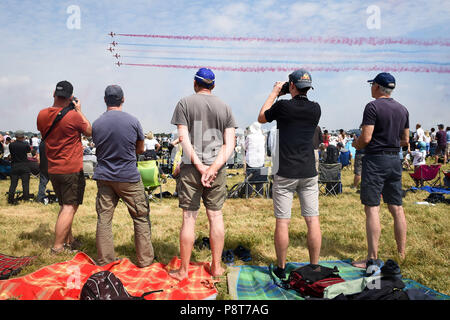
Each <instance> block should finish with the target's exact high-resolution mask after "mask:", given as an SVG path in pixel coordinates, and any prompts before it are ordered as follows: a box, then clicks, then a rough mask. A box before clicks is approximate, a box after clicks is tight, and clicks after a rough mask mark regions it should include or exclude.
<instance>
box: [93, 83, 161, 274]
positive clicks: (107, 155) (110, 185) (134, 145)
mask: <svg viewBox="0 0 450 320" xmlns="http://www.w3.org/2000/svg"><path fill="white" fill-rule="evenodd" d="M124 101H125V100H124V96H123V91H122V88H121V87H119V86H117V85H111V86H108V87H107V88H106V90H105V103H106V106H107V109H106V112H105V113H103V114H102V115H101V116H100V117H99V118H98V119H97V120H95V122H94V123H93V125H92V139H93V141H94V144H95V146H96V156H97V167H96V168H95V172H94V176H93V179H94V180H97V188H98V192H97V202H96V209H97V216H98V221H97V236H96V238H97V240H96V242H97V255H98V259H97V262H98V264H99V265H105V264H108V263H110V262H113V261H114V260H115V255H114V243H113V232H112V219H113V215H114V210H115V208H116V206H117V203H118V201H119V199H122V200H123V202H124V203H125V204H126V206H127V208H128V212H129V213H130V216H131V218H132V219H133V224H134V243H135V246H136V255H137V266H138V267H146V266H149V265H150V264H151V263H152V262H153V259H154V252H153V246H152V242H151V224H150V206H149V203H148V198H147V196H146V195H145V190H144V185H143V184H142V181H141V176H140V174H139V171H138V169H137V166H136V155H137V154H142V153H144V139H145V137H144V133H143V131H142V127H141V124H140V123H139V120H138V119H136V118H135V117H133V116H132V115H130V114H129V113H126V112H124V111H122V106H123V103H124Z"/></svg>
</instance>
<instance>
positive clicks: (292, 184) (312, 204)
mask: <svg viewBox="0 0 450 320" xmlns="http://www.w3.org/2000/svg"><path fill="white" fill-rule="evenodd" d="M295 192H297V194H298V198H299V200H300V207H301V212H302V216H303V217H315V216H318V215H319V184H318V176H315V177H312V178H300V179H290V178H284V177H280V176H278V175H275V177H274V183H273V195H272V196H273V208H274V214H275V218H278V219H290V218H291V209H292V200H293V198H294V193H295Z"/></svg>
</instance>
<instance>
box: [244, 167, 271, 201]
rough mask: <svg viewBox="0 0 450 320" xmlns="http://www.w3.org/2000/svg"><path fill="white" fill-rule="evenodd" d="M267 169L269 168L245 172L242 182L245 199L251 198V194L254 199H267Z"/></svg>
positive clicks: (252, 169) (249, 169) (268, 182)
mask: <svg viewBox="0 0 450 320" xmlns="http://www.w3.org/2000/svg"><path fill="white" fill-rule="evenodd" d="M269 169H270V167H261V168H248V169H247V170H246V175H245V180H244V184H245V186H244V188H245V198H246V199H248V198H249V197H250V196H252V194H254V195H255V196H256V197H262V198H264V197H265V198H269V187H270V180H269Z"/></svg>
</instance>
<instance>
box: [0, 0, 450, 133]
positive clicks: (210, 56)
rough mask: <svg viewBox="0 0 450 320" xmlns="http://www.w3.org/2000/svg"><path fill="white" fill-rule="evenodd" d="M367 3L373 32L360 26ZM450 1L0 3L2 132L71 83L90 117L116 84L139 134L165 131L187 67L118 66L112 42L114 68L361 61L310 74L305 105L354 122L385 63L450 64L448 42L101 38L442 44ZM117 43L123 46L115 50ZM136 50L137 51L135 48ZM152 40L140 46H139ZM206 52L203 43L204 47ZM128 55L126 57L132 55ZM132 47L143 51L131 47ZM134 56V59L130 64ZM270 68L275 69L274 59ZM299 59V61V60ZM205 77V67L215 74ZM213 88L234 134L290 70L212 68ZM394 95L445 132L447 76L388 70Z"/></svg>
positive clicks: (188, 89)
mask: <svg viewBox="0 0 450 320" xmlns="http://www.w3.org/2000/svg"><path fill="white" fill-rule="evenodd" d="M72 5H75V6H78V8H79V9H80V29H69V28H68V27H67V20H68V19H69V18H70V16H71V14H70V13H67V8H68V7H70V6H72ZM369 6H376V7H377V8H379V10H380V16H379V17H380V19H379V22H380V28H379V29H369V28H368V27H367V20H368V19H369V18H370V16H371V14H369V13H367V11H366V10H367V8H368V7H369ZM449 17H450V2H448V1H446V2H442V1H414V2H411V1H383V2H376V1H281V0H280V1H274V0H261V1H173V0H166V1H126V2H124V1H112V0H109V1H106V0H99V1H95V2H94V1H42V2H40V1H12V0H11V1H9V0H6V1H5V0H3V1H1V2H0V19H1V21H2V24H1V26H0V36H1V39H2V46H1V48H2V49H1V56H0V70H1V73H0V94H1V96H2V102H1V103H0V105H1V114H2V115H1V117H0V130H18V129H24V130H30V131H36V116H37V114H38V112H39V110H40V109H42V108H44V107H47V106H50V105H51V104H52V102H53V99H52V92H53V90H54V87H55V84H56V83H57V82H58V81H60V80H69V81H70V82H72V83H73V85H74V87H75V92H74V93H75V95H76V96H77V97H79V98H80V100H81V101H82V108H83V111H84V112H85V114H86V116H87V117H88V118H89V120H90V121H91V122H93V121H94V120H95V119H96V118H97V117H98V116H99V115H100V114H101V113H102V112H104V110H105V105H104V102H103V93H104V89H105V87H106V86H107V85H109V84H119V85H121V86H122V88H123V89H124V92H125V99H126V103H125V105H124V111H127V112H129V113H131V114H133V115H135V116H136V117H138V118H139V120H140V121H141V123H142V125H143V127H144V130H145V131H149V130H152V131H155V132H161V131H165V132H169V131H172V130H174V126H172V125H170V119H171V116H172V112H173V110H174V108H175V105H176V103H177V101H178V100H179V99H180V98H181V97H183V96H185V95H189V94H191V93H192V92H193V88H192V81H193V75H194V73H195V70H194V69H180V68H149V67H133V66H127V65H123V66H120V67H117V66H115V65H114V62H115V61H116V59H115V58H113V57H112V54H111V53H110V52H109V51H107V50H106V49H107V48H108V47H109V43H110V42H111V40H115V41H117V42H119V45H118V46H117V48H116V49H117V51H116V52H118V54H120V55H121V58H120V60H121V62H123V63H141V64H173V65H209V66H213V67H214V66H222V67H224V66H230V67H231V66H233V67H270V66H280V67H289V68H295V67H297V66H298V67H303V66H304V65H313V66H325V67H327V66H329V67H348V66H355V65H358V66H363V67H365V68H366V69H364V70H366V71H340V72H334V71H333V72H328V71H312V72H311V73H312V78H313V84H314V88H315V90H314V91H312V92H311V94H310V97H311V99H313V100H315V101H317V102H319V104H320V105H321V107H322V118H321V121H320V125H321V126H322V127H326V128H328V129H339V128H344V129H351V128H356V127H358V125H359V123H360V122H361V119H362V112H363V109H364V106H365V105H366V104H367V102H369V101H370V100H371V97H370V89H369V86H368V85H367V82H366V81H367V80H368V79H371V78H373V77H374V76H375V75H376V74H377V73H378V71H367V68H368V67H370V66H373V65H375V64H377V65H382V66H386V67H395V68H397V69H398V67H399V66H400V67H418V66H433V67H443V68H446V70H448V68H449V67H450V47H449V46H447V45H445V46H423V45H378V46H370V45H362V46H358V45H354V46H347V45H333V44H330V45H327V44H324V43H283V42H281V43H273V42H264V43H254V42H249V41H240V42H239V41H235V42H232V41H181V40H171V39H168V40H164V39H143V38H132V37H116V38H114V39H111V37H109V36H107V33H109V32H110V31H113V32H115V33H124V34H125V33H126V34H156V35H189V36H192V35H202V36H209V37H212V38H220V37H260V38H282V39H286V38H301V37H309V36H313V37H323V38H333V37H349V38H358V37H365V38H369V37H374V38H376V39H380V38H396V39H400V38H406V39H414V40H420V41H427V40H436V39H437V40H442V41H447V43H448V41H449V40H450V37H449V34H450V27H449V22H450V21H449V20H450V18H449ZM121 43H122V44H127V45H121ZM139 45H140V46H139ZM149 45H150V46H149ZM210 47H212V48H210ZM132 50H135V51H132ZM138 50H142V51H138ZM132 57H133V58H132ZM274 61H280V62H274ZM297 62H298V63H297ZM213 70H214V69H213ZM215 74H216V89H215V90H214V93H215V94H216V95H218V96H219V97H221V98H222V99H223V100H224V101H225V102H226V103H228V104H229V105H230V107H231V108H232V110H233V112H234V114H235V117H236V119H237V121H238V124H239V126H240V127H245V126H248V125H249V124H251V123H252V122H253V121H255V120H256V117H257V114H258V112H259V109H260V107H261V105H262V104H263V103H264V101H265V99H266V98H267V96H268V95H269V93H270V91H271V89H272V86H273V84H274V82H275V81H277V80H280V81H284V80H286V79H287V76H288V74H289V72H236V71H234V72H232V71H220V70H218V71H215ZM392 74H393V75H394V76H395V77H396V79H397V88H396V90H395V91H394V94H393V97H394V98H395V99H397V100H398V101H399V102H401V103H402V104H404V105H405V106H406V107H407V108H408V109H409V111H410V123H411V126H412V127H414V125H415V123H417V122H420V123H422V124H423V126H424V127H425V128H430V127H432V126H436V124H437V123H444V124H446V125H450V112H449V111H450V107H449V100H450V99H449V98H450V93H449V92H450V90H449V89H450V74H449V73H448V72H444V73H438V72H392Z"/></svg>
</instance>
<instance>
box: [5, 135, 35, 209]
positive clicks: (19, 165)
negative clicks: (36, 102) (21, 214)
mask: <svg viewBox="0 0 450 320" xmlns="http://www.w3.org/2000/svg"><path fill="white" fill-rule="evenodd" d="M15 136H16V141H14V142H13V143H11V144H10V145H9V152H10V154H11V185H10V186H9V192H8V203H9V204H17V201H16V200H15V199H14V196H15V193H16V188H17V183H18V182H19V178H20V179H21V180H22V191H23V200H25V201H26V200H29V198H30V173H31V170H30V166H29V164H28V156H27V153H29V152H30V151H31V148H30V145H29V144H28V143H26V142H25V133H24V132H23V131H22V130H19V131H17V132H16V134H15Z"/></svg>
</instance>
